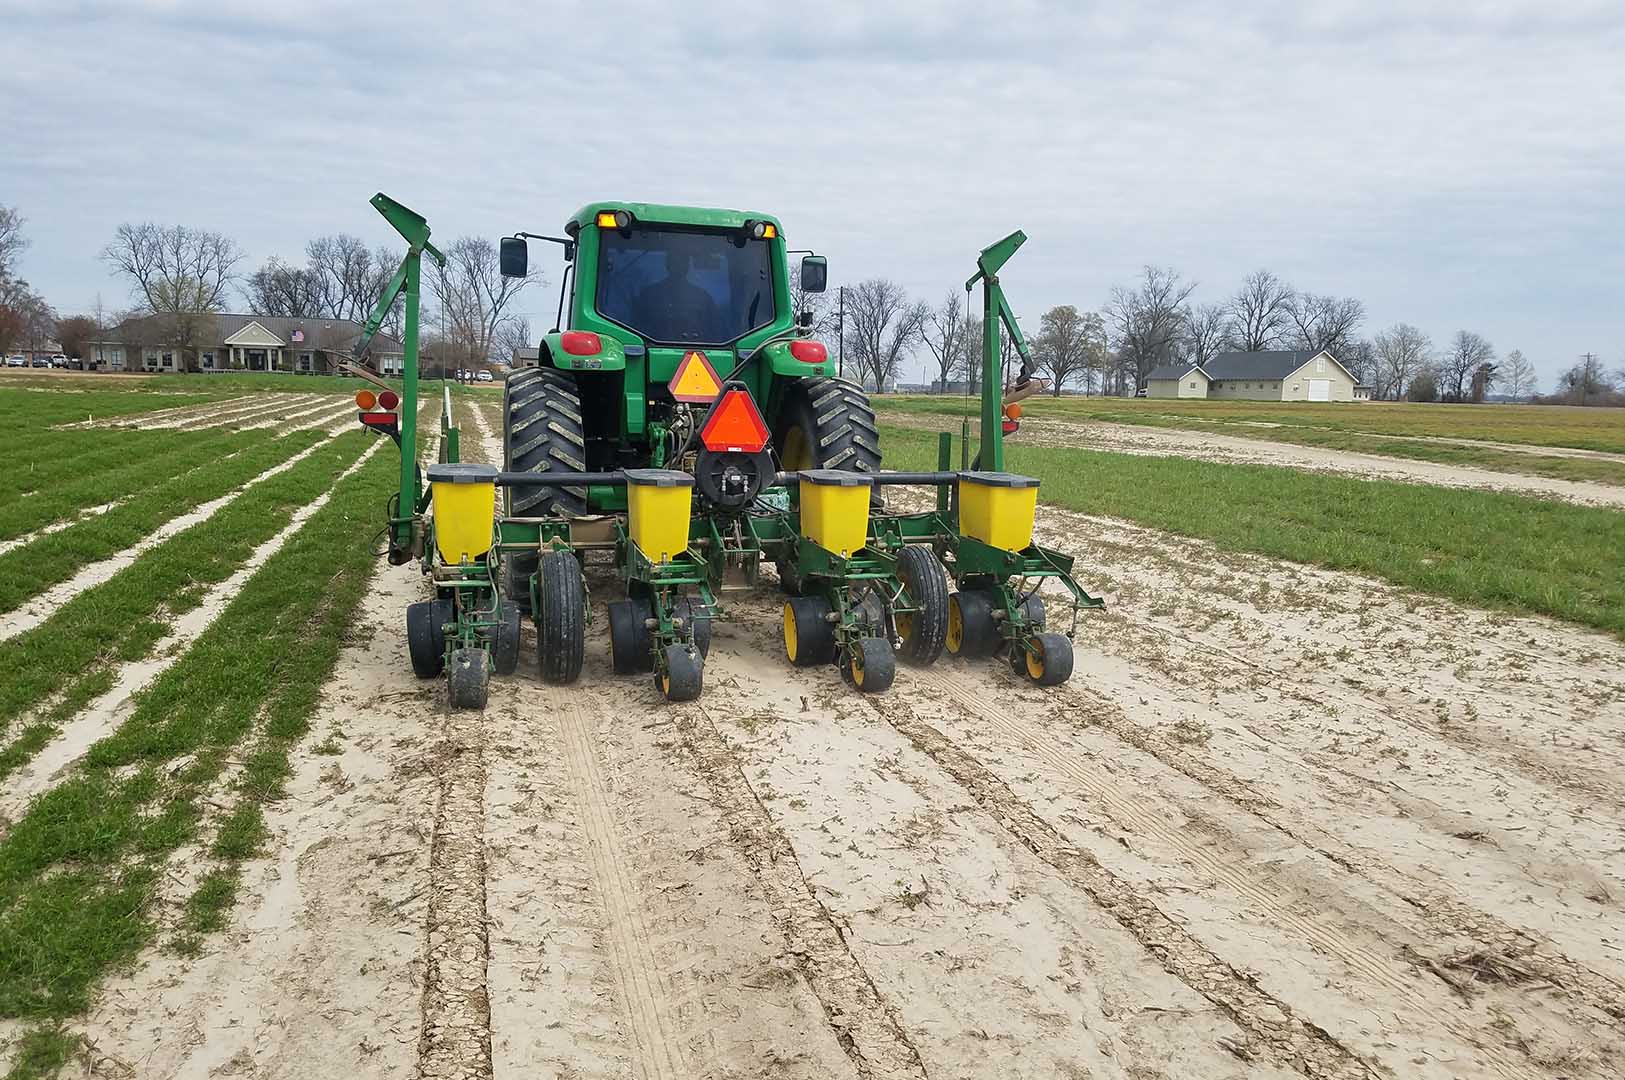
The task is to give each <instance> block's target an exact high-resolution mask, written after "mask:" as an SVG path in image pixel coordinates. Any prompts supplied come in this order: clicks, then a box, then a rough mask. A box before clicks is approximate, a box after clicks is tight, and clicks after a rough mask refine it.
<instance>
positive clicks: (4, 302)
mask: <svg viewBox="0 0 1625 1080" xmlns="http://www.w3.org/2000/svg"><path fill="white" fill-rule="evenodd" d="M23 224H24V219H23V218H22V216H21V215H20V214H19V213H18V211H17V210H15V209H8V208H6V207H0V352H8V351H9V350H10V349H12V348H14V347H18V346H23V347H28V348H31V349H39V348H42V347H43V346H44V343H45V342H46V341H47V340H50V339H51V338H52V337H53V335H54V336H55V339H56V340H57V341H59V342H60V343H61V344H62V346H63V348H64V351H67V352H68V354H69V355H70V356H71V355H78V352H79V348H80V344H81V343H82V342H84V341H88V340H90V339H91V338H92V337H94V336H95V335H96V334H97V333H99V332H101V331H103V330H105V329H106V328H107V326H108V325H109V322H110V320H109V318H108V315H107V313H106V312H104V311H103V310H102V308H101V304H100V303H99V302H98V303H97V304H96V306H95V309H94V310H93V311H92V312H91V313H89V314H87V315H79V316H74V317H71V318H65V319H59V318H58V317H57V315H56V313H55V312H54V311H53V310H52V309H51V306H50V305H49V304H48V303H46V301H45V300H44V299H43V298H42V297H40V296H39V295H38V294H37V293H36V292H35V291H34V290H33V289H32V288H31V287H30V286H29V285H28V283H27V282H26V281H25V280H23V279H22V278H21V277H20V276H18V274H17V272H16V268H17V262H18V258H19V256H20V255H21V253H22V252H23V251H24V250H25V249H26V247H27V243H28V241H27V239H26V237H25V236H24V235H23V231H22V227H23ZM444 251H445V255H446V260H447V261H446V266H445V267H444V268H440V267H437V266H435V265H434V264H433V262H432V261H430V262H427V263H425V273H424V278H425V281H426V283H427V285H428V290H427V291H426V294H425V297H424V301H425V303H424V311H423V317H422V328H423V338H424V351H425V353H426V354H427V355H430V356H433V357H436V358H437V359H438V360H439V362H440V364H442V365H443V366H451V365H456V366H458V367H462V366H468V367H472V366H475V365H477V364H480V363H482V362H485V361H489V360H504V359H507V358H508V357H509V356H511V355H512V353H513V350H514V349H516V348H520V347H525V346H528V345H530V344H531V332H530V326H529V323H528V322H527V321H526V320H525V319H524V318H523V317H521V316H518V315H516V314H515V313H514V312H513V310H512V309H513V306H514V299H515V297H516V296H517V295H518V294H519V293H520V292H521V291H522V290H524V289H525V288H527V287H529V286H531V285H535V284H541V281H540V277H539V275H537V276H532V277H529V278H519V279H513V278H504V277H502V275H501V272H500V269H499V265H498V256H497V246H496V244H495V243H494V242H492V241H491V240H489V239H487V238H485V237H477V236H463V237H459V238H458V239H456V240H454V241H452V242H451V243H450V244H449V245H447V246H446V247H445V249H444ZM101 254H102V258H103V260H104V261H105V262H106V263H107V265H108V266H109V267H111V268H112V269H113V270H114V272H115V273H116V274H117V275H118V276H119V277H121V278H122V279H124V280H125V281H126V283H127V284H128V285H129V286H130V290H131V299H132V303H133V307H132V308H131V309H130V310H129V311H128V312H121V313H116V314H115V315H114V316H113V318H112V319H111V322H114V323H116V322H117V321H119V319H120V318H123V317H127V316H129V315H164V316H166V317H167V318H166V319H165V323H166V328H167V329H168V331H169V333H170V335H171V336H173V337H174V338H175V340H173V341H170V342H166V344H173V345H176V346H177V347H179V348H180V350H181V353H182V360H183V363H185V364H186V365H187V366H188V367H192V368H194V369H195V366H196V357H197V353H198V351H199V349H200V348H201V347H202V346H203V345H204V344H206V343H212V342H205V338H206V337H207V336H208V334H209V333H210V332H211V328H210V324H211V321H212V317H213V316H214V315H216V314H219V313H221V312H224V311H226V310H228V308H229V307H230V306H231V305H232V304H233V303H234V302H236V303H241V304H243V305H245V306H246V308H247V310H248V311H249V312H251V313H254V314H259V315H268V316H287V317H292V318H308V319H319V318H333V319H350V320H355V321H357V322H360V321H362V320H364V319H365V318H366V317H367V316H368V314H369V313H370V312H371V311H372V308H373V306H374V305H375V304H376V302H377V299H378V297H379V296H380V295H381V294H382V292H383V290H384V288H385V287H386V285H387V284H388V282H389V280H390V277H391V276H392V275H393V274H394V272H395V269H396V267H397V266H398V265H399V261H400V258H399V255H398V253H397V252H396V250H395V249H394V248H391V247H389V246H387V245H380V246H378V247H375V248H369V247H368V246H367V245H366V243H365V242H364V241H362V240H360V239H359V238H357V237H354V236H350V235H348V234H345V233H339V234H336V235H332V236H322V237H317V238H315V239H313V240H311V241H309V242H308V243H307V244H306V245H305V248H304V258H303V260H302V261H298V262H290V261H286V260H284V259H283V258H281V257H280V256H272V257H271V258H269V259H267V260H266V261H265V262H264V263H262V264H261V265H260V266H259V267H257V268H255V269H254V270H253V271H251V272H244V271H243V269H242V262H243V259H244V255H243V252H242V250H241V248H239V247H238V245H237V244H236V242H235V241H234V240H232V239H231V238H230V237H228V236H226V235H225V234H223V233H219V232H213V231H210V230H206V229H195V228H191V227H188V226H184V225H156V224H152V223H142V224H125V225H121V226H120V227H119V228H118V230H117V232H116V233H115V234H114V237H113V239H112V240H111V241H110V242H109V243H108V244H107V246H106V247H105V248H104V249H103V251H102V253H101ZM1196 289H1197V283H1196V282H1195V281H1191V280H1188V279H1186V278H1185V277H1183V276H1182V275H1181V274H1180V273H1179V272H1178V271H1177V270H1174V269H1172V268H1168V267H1159V266H1149V265H1148V266H1146V267H1144V268H1143V269H1142V271H1141V273H1140V275H1139V277H1138V278H1137V279H1136V280H1135V281H1134V282H1132V283H1129V284H1125V285H1119V286H1116V287H1114V288H1113V289H1112V290H1111V292H1110V294H1109V296H1108V297H1107V299H1106V302H1105V304H1103V305H1102V306H1101V308H1100V309H1099V310H1098V311H1093V310H1087V309H1081V308H1079V307H1077V306H1075V305H1072V304H1062V305H1057V306H1055V307H1052V308H1050V309H1049V310H1048V311H1045V312H1044V313H1043V314H1042V315H1041V316H1040V317H1039V319H1038V323H1037V325H1036V326H1032V325H1027V324H1023V325H1022V328H1023V333H1024V334H1025V335H1026V336H1027V338H1028V342H1029V345H1030V347H1031V350H1032V353H1033V357H1034V360H1035V362H1036V366H1037V368H1038V370H1039V372H1040V374H1041V375H1042V376H1043V377H1044V378H1045V379H1047V380H1048V382H1049V384H1050V387H1049V388H1050V392H1051V393H1053V394H1056V395H1059V394H1062V393H1066V392H1073V393H1084V394H1097V393H1098V394H1115V395H1128V394H1133V393H1134V392H1135V391H1136V390H1137V389H1139V388H1141V387H1144V386H1145V384H1146V379H1147V376H1148V375H1149V374H1150V372H1151V371H1153V370H1154V369H1156V368H1158V367H1161V366H1165V365H1170V364H1204V363H1207V362H1208V361H1210V360H1212V359H1213V358H1214V357H1215V356H1217V355H1218V354H1219V353H1222V352H1226V351H1242V352H1251V351H1259V350H1266V349H1307V350H1311V351H1319V350H1321V349H1325V350H1327V351H1329V352H1331V354H1332V355H1333V356H1335V357H1337V359H1338V361H1339V362H1340V363H1341V364H1342V365H1343V366H1344V367H1346V368H1347V369H1348V370H1349V371H1350V373H1351V374H1353V375H1354V377H1355V379H1356V380H1357V381H1359V382H1361V383H1363V384H1365V385H1367V386H1369V387H1370V388H1371V391H1372V396H1373V397H1376V398H1382V399H1388V400H1398V399H1408V400H1412V401H1467V402H1472V401H1484V400H1486V399H1487V398H1488V397H1490V395H1491V394H1492V393H1493V392H1495V391H1497V390H1498V391H1500V393H1501V394H1502V395H1504V396H1506V397H1509V398H1512V399H1515V400H1524V399H1527V398H1529V397H1530V396H1531V395H1532V394H1533V393H1534V392H1535V391H1536V389H1537V385H1536V384H1537V380H1536V375H1535V370H1534V365H1533V364H1532V363H1531V362H1530V361H1529V359H1528V358H1527V357H1526V356H1524V354H1523V353H1522V352H1521V351H1520V350H1518V349H1513V350H1510V351H1509V352H1507V353H1506V354H1505V355H1504V356H1502V355H1499V354H1498V353H1497V352H1496V349H1495V348H1494V346H1493V345H1492V344H1491V343H1490V342H1489V341H1488V340H1487V339H1485V338H1484V337H1483V336H1482V335H1480V334H1478V333H1475V332H1473V331H1470V330H1465V329H1464V330H1458V331H1456V332H1455V333H1454V334H1453V335H1452V336H1451V337H1450V338H1449V339H1448V340H1447V341H1446V342H1445V343H1444V344H1443V345H1439V346H1436V345H1435V344H1434V342H1433V341H1432V339H1431V338H1430V337H1429V336H1428V335H1427V334H1426V333H1425V332H1423V331H1422V330H1420V329H1418V328H1417V327H1415V326H1413V325H1411V324H1409V323H1403V322H1402V323H1395V324H1394V325H1392V326H1389V327H1387V328H1386V329H1383V330H1380V331H1378V332H1376V333H1375V334H1372V335H1371V336H1369V337H1367V336H1364V335H1363V334H1362V329H1363V327H1364V324H1365V321H1366V312H1365V305H1364V304H1363V303H1362V302H1361V301H1360V300H1358V299H1357V298H1355V297H1349V296H1335V295H1331V294H1322V293H1315V292H1311V291H1307V290H1301V289H1298V288H1296V287H1295V286H1293V285H1292V284H1290V283H1288V282H1286V281H1284V280H1282V279H1281V278H1279V277H1278V276H1277V275H1275V274H1274V273H1273V272H1271V271H1270V270H1268V269H1259V270H1255V271H1254V272H1252V273H1251V274H1248V275H1247V276H1246V277H1245V278H1244V279H1243V280H1242V281H1241V283H1240V285H1239V286H1238V287H1237V288H1236V289H1235V290H1234V291H1233V292H1231V293H1230V294H1229V295H1228V296H1226V297H1224V298H1223V299H1220V300H1219V301H1217V302H1214V303H1199V302H1197V300H1196V298H1195V293H1196ZM792 302H793V306H794V310H795V311H796V312H798V313H799V312H807V313H809V314H810V315H811V316H812V319H813V327H814V330H815V331H816V332H818V333H819V334H821V335H822V336H823V337H825V338H826V339H834V341H835V343H836V345H837V349H838V350H839V352H840V354H841V355H842V356H843V357H844V358H845V360H846V362H847V363H848V364H849V366H850V368H851V370H852V371H853V372H854V373H855V374H857V375H858V376H859V377H860V378H861V379H863V381H865V382H866V383H868V384H869V385H871V386H874V387H877V388H880V389H885V388H889V387H891V386H893V385H895V384H896V383H897V381H898V378H899V376H900V375H901V374H902V372H903V371H904V369H905V367H906V366H907V365H909V364H910V362H912V361H913V360H915V359H916V358H917V357H921V356H922V355H923V356H924V357H925V358H926V359H927V361H928V364H927V366H928V370H930V372H931V373H932V377H931V384H932V386H933V388H934V389H936V390H938V391H948V390H951V389H965V390H969V391H970V392H975V391H976V390H977V386H976V382H977V380H978V379H979V378H980V376H981V361H980V357H981V348H982V324H981V319H980V318H978V317H976V316H975V314H974V313H973V306H974V304H973V298H972V297H971V296H970V295H968V294H966V293H963V292H961V291H958V290H955V291H950V292H949V293H948V294H947V295H946V296H944V297H943V298H942V300H940V301H938V302H937V303H935V304H932V303H930V302H927V301H925V300H921V299H917V298H914V297H911V296H910V295H909V294H908V291H907V290H906V289H905V288H903V286H901V285H899V284H898V283H897V282H895V281H893V280H891V279H888V278H881V277H876V278H868V279H866V280H863V281H859V282H857V283H856V284H853V285H849V286H846V287H845V288H843V289H840V290H834V291H831V292H826V293H822V294H804V293H802V292H801V291H800V289H799V288H795V287H792ZM401 321H402V313H401V306H400V305H399V304H397V305H396V306H395V308H394V309H392V310H391V311H390V312H389V314H388V318H386V320H385V323H384V331H385V332H386V333H388V334H390V335H391V336H394V337H399V336H400V334H401V329H402V327H401ZM1001 340H1002V342H1003V355H1002V357H1001V367H1002V374H1003V378H1004V379H1005V381H1007V382H1008V381H1009V380H1010V379H1011V378H1012V376H1013V373H1014V369H1015V365H1016V362H1017V357H1016V354H1015V348H1014V343H1013V342H1012V341H1011V340H1010V338H1009V335H1001ZM1538 400H1543V401H1554V402H1572V403H1576V404H1622V403H1625V366H1621V367H1619V368H1616V369H1614V370H1613V371H1609V370H1607V369H1606V368H1605V366H1604V364H1603V362H1602V361H1601V360H1600V359H1599V358H1598V357H1596V356H1595V355H1591V354H1588V355H1587V356H1585V357H1582V358H1581V359H1580V361H1579V362H1578V363H1576V364H1575V365H1573V366H1572V367H1570V368H1569V369H1568V370H1566V371H1564V372H1563V373H1562V374H1561V375H1559V377H1558V381H1557V386H1556V391H1555V393H1554V394H1552V395H1550V396H1548V397H1546V398H1541V399H1538Z"/></svg>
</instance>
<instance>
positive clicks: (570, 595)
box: [536, 551, 587, 683]
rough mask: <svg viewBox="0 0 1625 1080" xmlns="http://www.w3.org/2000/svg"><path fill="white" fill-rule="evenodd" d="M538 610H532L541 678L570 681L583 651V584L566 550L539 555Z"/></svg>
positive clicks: (577, 671)
mask: <svg viewBox="0 0 1625 1080" xmlns="http://www.w3.org/2000/svg"><path fill="white" fill-rule="evenodd" d="M537 583H538V584H539V585H540V589H539V590H538V591H539V592H540V593H541V600H542V610H540V611H538V612H537V613H536V651H537V653H538V654H539V656H540V661H541V675H542V681H543V682H548V683H572V682H575V681H576V679H577V678H579V677H580V675H581V662H582V660H583V659H584V658H585V657H586V653H587V637H586V634H587V587H586V585H585V584H584V583H583V582H582V580H581V564H580V563H578V562H576V557H575V556H574V555H572V554H571V553H570V552H568V551H550V552H548V553H547V554H546V555H543V556H542V562H541V567H540V569H539V570H538V571H537Z"/></svg>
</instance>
